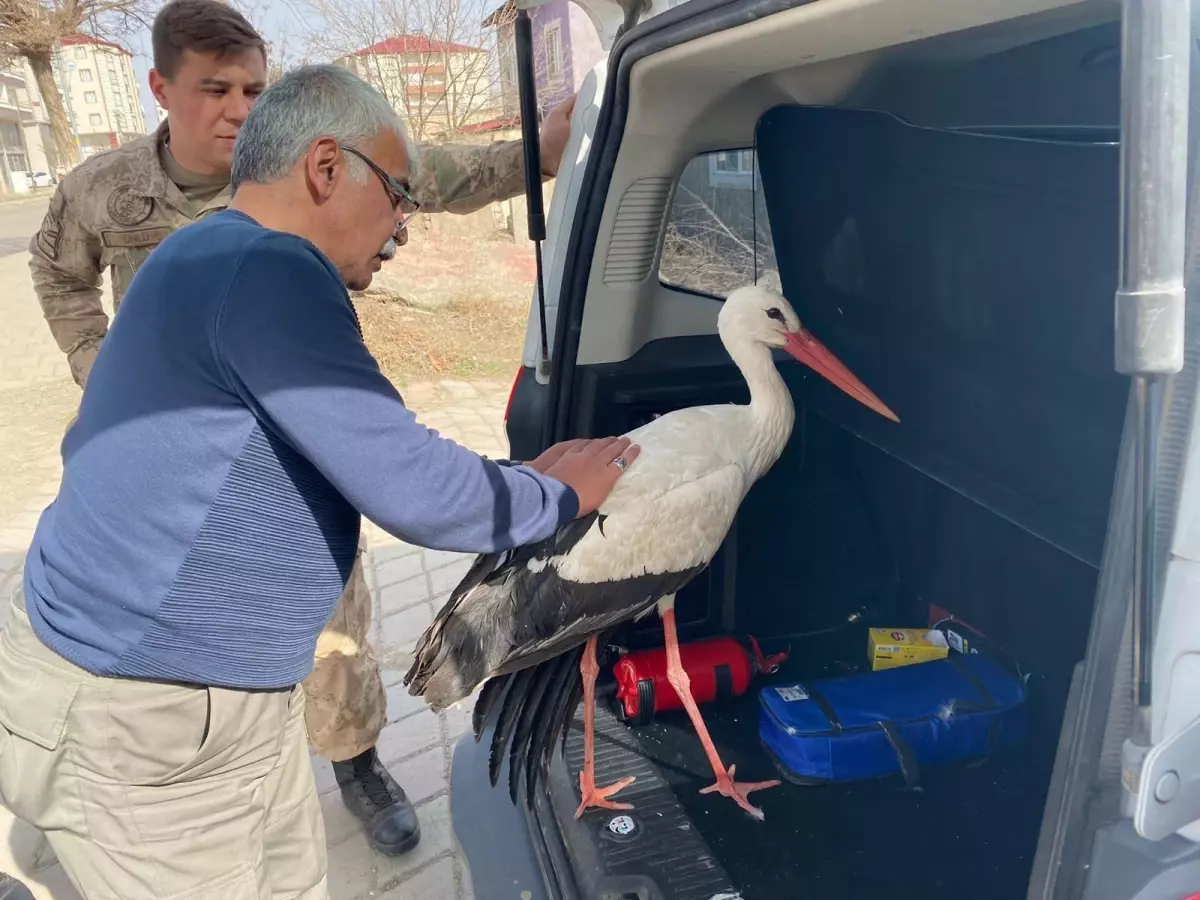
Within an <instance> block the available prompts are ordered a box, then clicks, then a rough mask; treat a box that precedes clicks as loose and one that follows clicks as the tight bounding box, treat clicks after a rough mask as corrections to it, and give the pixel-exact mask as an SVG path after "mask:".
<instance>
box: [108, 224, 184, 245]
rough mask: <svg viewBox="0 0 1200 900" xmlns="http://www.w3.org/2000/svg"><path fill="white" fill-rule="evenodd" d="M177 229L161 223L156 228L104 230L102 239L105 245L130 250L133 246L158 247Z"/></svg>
mask: <svg viewBox="0 0 1200 900" xmlns="http://www.w3.org/2000/svg"><path fill="white" fill-rule="evenodd" d="M174 230H175V229H173V228H171V226H169V225H159V226H157V227H154V228H134V229H132V230H130V231H102V232H100V240H101V241H103V243H104V246H105V247H110V248H113V249H121V250H128V249H131V248H133V247H157V246H158V245H159V244H161V243H162V242H163V241H165V240H166V239H167V238H168V237H170V236H171V232H172V231H174Z"/></svg>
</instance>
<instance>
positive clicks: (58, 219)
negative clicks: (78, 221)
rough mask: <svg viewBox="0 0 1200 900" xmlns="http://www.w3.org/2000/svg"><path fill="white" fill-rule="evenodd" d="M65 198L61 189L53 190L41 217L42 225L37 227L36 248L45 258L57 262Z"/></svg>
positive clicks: (65, 204) (60, 244)
mask: <svg viewBox="0 0 1200 900" xmlns="http://www.w3.org/2000/svg"><path fill="white" fill-rule="evenodd" d="M66 206H67V200H66V198H65V197H63V194H62V191H61V190H58V191H55V192H54V196H53V197H52V198H51V200H50V208H49V209H47V210H46V215H45V216H44V217H43V218H42V227H41V228H39V229H38V233H37V237H36V241H37V248H38V250H40V251H41V252H42V255H43V256H45V257H46V258H47V259H51V260H54V261H55V262H58V253H59V249H60V248H61V246H62V214H63V210H64V209H66Z"/></svg>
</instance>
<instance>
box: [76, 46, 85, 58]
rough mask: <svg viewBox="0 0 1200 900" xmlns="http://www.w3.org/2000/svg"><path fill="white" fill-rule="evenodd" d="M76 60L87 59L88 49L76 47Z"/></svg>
mask: <svg viewBox="0 0 1200 900" xmlns="http://www.w3.org/2000/svg"><path fill="white" fill-rule="evenodd" d="M75 58H76V59H87V47H76V48H75Z"/></svg>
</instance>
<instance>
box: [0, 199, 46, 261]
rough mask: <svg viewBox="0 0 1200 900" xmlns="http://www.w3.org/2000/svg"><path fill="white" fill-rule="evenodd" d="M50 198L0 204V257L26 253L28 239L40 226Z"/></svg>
mask: <svg viewBox="0 0 1200 900" xmlns="http://www.w3.org/2000/svg"><path fill="white" fill-rule="evenodd" d="M49 202H50V198H49V197H43V198H40V199H38V200H15V201H12V202H9V203H0V257H4V256H12V255H13V254H14V253H27V252H28V251H29V239H30V237H32V236H33V233H34V232H35V231H37V230H38V226H39V225H41V224H42V217H43V216H44V215H46V206H47V205H48V204H49Z"/></svg>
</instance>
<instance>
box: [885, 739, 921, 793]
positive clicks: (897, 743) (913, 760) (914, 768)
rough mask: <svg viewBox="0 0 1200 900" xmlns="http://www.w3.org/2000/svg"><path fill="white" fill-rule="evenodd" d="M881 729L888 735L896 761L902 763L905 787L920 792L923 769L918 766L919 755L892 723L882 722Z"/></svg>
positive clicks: (901, 772) (901, 768)
mask: <svg viewBox="0 0 1200 900" xmlns="http://www.w3.org/2000/svg"><path fill="white" fill-rule="evenodd" d="M879 727H880V728H882V729H883V733H884V734H885V735H887V739H888V743H889V744H891V745H892V750H894V751H895V752H896V759H898V760H899V761H900V774H901V775H903V776H904V786H905V787H906V788H907V789H908V790H910V791H915V790H920V788H921V767H920V766H919V765H918V764H917V755H916V754H915V753H913V748H912V747H910V746H909V744H908V741H906V740H905V739H904V738H903V737H901V735H900V732H899V731H897V730H896V726H895V724H893V723H892V722H880V723H879Z"/></svg>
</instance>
